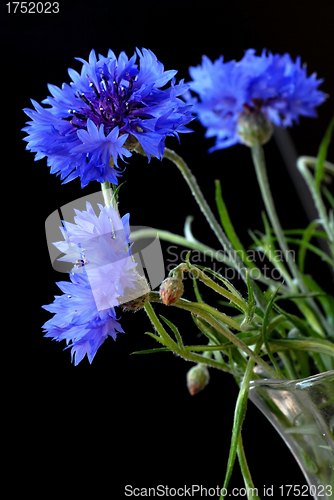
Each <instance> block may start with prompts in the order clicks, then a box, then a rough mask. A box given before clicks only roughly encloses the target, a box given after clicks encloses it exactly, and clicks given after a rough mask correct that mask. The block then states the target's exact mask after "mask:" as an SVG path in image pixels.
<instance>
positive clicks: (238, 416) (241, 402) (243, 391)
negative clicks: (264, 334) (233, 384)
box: [220, 337, 262, 500]
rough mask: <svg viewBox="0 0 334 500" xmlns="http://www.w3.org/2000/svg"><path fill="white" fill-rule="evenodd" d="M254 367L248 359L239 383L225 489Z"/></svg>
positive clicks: (237, 443)
mask: <svg viewBox="0 0 334 500" xmlns="http://www.w3.org/2000/svg"><path fill="white" fill-rule="evenodd" d="M261 344H262V339H261V337H260V338H259V340H258V341H257V343H256V346H255V348H254V354H256V355H257V353H258V352H259V351H260V348H261ZM254 365H255V360H254V358H249V359H248V362H247V367H246V370H245V374H244V376H243V379H242V383H241V386H240V389H239V394H238V398H237V402H236V404H235V410H234V420H233V428H232V439H231V446H230V453H229V457H228V462H227V469H226V475H225V480H224V486H223V487H224V488H225V489H226V488H227V486H228V483H229V481H230V478H231V475H232V470H233V466H234V462H235V458H236V454H237V449H238V445H239V444H240V436H241V428H242V424H243V421H244V419H245V415H246V410H247V402H248V393H249V383H250V381H251V380H252V377H253V370H254ZM223 498H225V497H224V496H223V495H222V496H221V497H220V500H222V499H223Z"/></svg>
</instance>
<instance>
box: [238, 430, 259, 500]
mask: <svg viewBox="0 0 334 500" xmlns="http://www.w3.org/2000/svg"><path fill="white" fill-rule="evenodd" d="M237 455H238V460H239V465H240V469H241V472H242V476H243V478H244V483H245V487H246V492H247V498H248V499H249V500H260V497H259V496H258V494H257V493H258V490H257V488H255V486H254V483H253V480H252V476H251V473H250V470H249V468H248V464H247V460H246V455H245V450H244V446H243V442H242V436H241V432H240V434H239V438H238V448H237Z"/></svg>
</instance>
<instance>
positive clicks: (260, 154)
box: [251, 144, 305, 291]
mask: <svg viewBox="0 0 334 500" xmlns="http://www.w3.org/2000/svg"><path fill="white" fill-rule="evenodd" d="M251 152H252V159H253V163H254V167H255V172H256V176H257V180H258V183H259V186H260V190H261V194H262V199H263V202H264V204H265V207H266V210H267V213H268V216H269V219H270V222H271V224H272V227H273V229H274V231H275V234H276V237H277V240H278V243H279V245H280V247H281V250H282V252H283V255H284V257H285V259H286V261H287V264H288V266H289V269H290V271H291V274H292V276H293V277H294V279H295V280H297V281H298V282H299V281H300V275H299V272H298V269H297V267H296V264H295V263H294V261H293V259H292V258H291V256H290V251H289V247H288V245H287V243H286V241H285V236H284V233H283V230H282V228H281V224H280V222H279V219H278V216H277V212H276V208H275V204H274V200H273V197H272V194H271V190H270V185H269V180H268V175H267V169H266V163H265V158H264V151H263V147H262V146H261V144H255V145H254V146H252V147H251ZM300 285H301V288H303V286H302V282H300ZM290 286H291V288H292V289H295V288H296V287H295V286H294V284H293V283H292V282H291V280H290ZM303 291H305V290H303Z"/></svg>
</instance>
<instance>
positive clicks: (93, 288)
mask: <svg viewBox="0 0 334 500" xmlns="http://www.w3.org/2000/svg"><path fill="white" fill-rule="evenodd" d="M86 207H87V210H86V211H82V212H80V211H79V210H75V213H76V216H75V217H74V222H75V223H74V224H72V223H69V222H65V221H63V224H64V227H63V228H62V227H61V228H60V230H61V232H62V234H63V236H64V239H65V241H60V242H56V243H54V245H55V246H56V247H57V248H58V249H59V250H60V251H61V252H63V253H64V254H65V255H63V256H62V257H61V258H60V259H59V260H62V261H66V262H72V263H73V264H74V266H73V269H72V270H71V273H70V280H71V282H70V283H69V282H60V283H57V285H58V286H59V288H60V289H61V290H62V291H63V292H64V295H62V296H57V297H55V301H54V303H53V304H50V305H49V306H44V308H45V309H47V310H48V311H50V312H54V313H56V314H55V316H54V317H53V318H52V319H50V320H49V321H47V322H46V323H45V325H44V328H45V329H46V331H47V334H46V336H47V337H53V338H54V339H56V340H63V339H66V341H67V343H69V342H71V344H70V346H69V347H71V348H72V357H73V354H75V356H76V357H75V364H78V363H79V361H80V360H81V359H82V358H83V356H84V355H85V354H87V356H88V359H89V361H90V362H91V361H92V359H93V357H94V356H95V353H96V351H97V349H98V348H99V346H100V345H101V344H102V343H103V342H104V340H105V339H106V338H107V336H108V335H110V336H111V337H113V338H114V339H115V338H116V330H117V331H119V332H122V331H123V330H122V328H121V327H120V325H119V324H118V322H117V321H116V313H115V306H119V305H120V304H122V303H123V302H126V301H128V300H130V299H132V298H133V296H134V297H138V296H140V295H142V294H144V293H148V291H149V287H148V285H147V283H146V281H145V284H146V288H143V286H141V288H140V289H139V290H138V287H136V282H137V280H138V277H139V275H138V274H137V273H136V269H135V268H136V266H137V264H136V262H134V260H133V259H132V257H131V252H130V227H129V214H127V215H125V216H124V217H122V218H120V217H119V216H118V214H117V212H116V210H115V209H114V208H112V207H103V206H102V205H98V207H99V209H100V213H99V215H98V216H96V215H95V212H94V210H93V208H92V206H91V204H90V203H88V202H87V204H86Z"/></svg>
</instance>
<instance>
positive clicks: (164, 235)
mask: <svg viewBox="0 0 334 500" xmlns="http://www.w3.org/2000/svg"><path fill="white" fill-rule="evenodd" d="M156 236H158V237H159V238H160V239H161V240H163V241H169V242H170V243H175V244H176V245H181V246H183V247H185V248H188V249H194V250H198V251H199V252H201V253H203V255H204V256H205V257H206V256H209V257H210V258H211V259H212V258H214V259H216V260H217V261H218V262H222V263H224V264H226V265H227V266H230V267H234V263H233V262H232V261H231V260H229V259H228V258H227V256H226V255H225V254H223V252H222V250H214V249H213V248H211V247H209V246H208V245H205V244H204V243H200V242H199V241H197V240H196V241H190V240H188V239H187V238H184V237H183V236H180V235H178V234H174V233H171V232H170V231H164V230H162V229H151V228H146V229H139V230H138V231H133V233H131V240H132V241H137V240H140V239H141V238H149V237H156ZM257 272H258V273H257V276H256V278H255V277H254V280H256V281H260V282H261V283H263V284H265V285H267V286H268V287H269V286H272V287H275V288H276V287H277V281H274V280H272V279H270V278H267V277H266V276H264V275H263V274H261V271H260V270H259V269H257ZM250 274H252V270H251V271H250ZM281 289H282V290H285V291H286V292H288V291H289V289H288V288H287V287H286V286H285V285H282V287H281Z"/></svg>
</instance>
